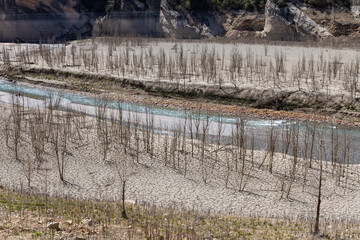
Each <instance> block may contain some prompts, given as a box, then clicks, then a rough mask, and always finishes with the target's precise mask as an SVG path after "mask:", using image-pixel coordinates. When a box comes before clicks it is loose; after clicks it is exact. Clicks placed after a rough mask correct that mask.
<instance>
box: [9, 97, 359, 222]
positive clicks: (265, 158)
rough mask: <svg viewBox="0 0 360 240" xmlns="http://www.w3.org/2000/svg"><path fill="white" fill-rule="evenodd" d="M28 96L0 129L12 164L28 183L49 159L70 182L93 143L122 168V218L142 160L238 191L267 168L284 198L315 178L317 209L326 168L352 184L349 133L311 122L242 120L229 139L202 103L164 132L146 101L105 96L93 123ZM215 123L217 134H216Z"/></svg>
mask: <svg viewBox="0 0 360 240" xmlns="http://www.w3.org/2000/svg"><path fill="white" fill-rule="evenodd" d="M23 99H24V98H22V97H21V96H13V103H12V105H11V106H10V108H9V111H8V113H7V114H4V115H3V116H2V118H3V123H4V124H3V129H2V131H3V133H4V136H5V138H4V139H5V141H6V142H5V143H6V146H8V149H9V151H10V153H11V154H12V156H13V159H14V161H20V162H21V164H22V172H23V173H24V176H25V177H26V179H27V182H28V186H29V187H30V186H31V179H32V177H33V175H34V173H35V172H36V171H37V170H38V169H40V168H41V166H42V164H44V163H46V162H49V161H50V162H51V164H52V166H53V169H56V171H57V172H58V176H59V179H60V180H61V181H64V182H66V178H67V177H66V170H67V167H69V166H70V163H71V164H73V162H72V161H73V159H72V155H73V153H75V152H76V151H77V149H78V148H80V147H81V146H84V145H91V146H94V148H93V149H97V151H98V153H97V154H98V155H99V156H101V157H100V158H101V159H102V162H103V163H113V164H115V166H116V172H117V174H118V177H119V179H120V181H121V186H122V194H121V195H122V205H123V214H122V215H123V217H124V218H126V217H127V214H126V210H125V193H126V191H125V190H126V186H127V185H128V181H130V180H131V177H132V176H133V175H135V174H136V171H137V170H136V169H137V166H138V164H139V163H142V162H143V161H150V162H155V161H156V162H160V163H162V164H164V166H167V167H169V168H173V169H175V170H176V171H177V172H178V173H182V174H183V175H184V177H188V176H198V178H199V180H201V181H203V183H204V184H208V183H211V182H212V181H213V180H214V179H216V181H220V182H222V183H223V186H224V187H225V188H231V189H234V190H236V191H244V190H247V191H251V188H248V189H247V187H248V186H249V183H251V181H253V180H254V178H255V176H256V173H257V172H258V171H267V172H268V173H269V174H271V175H272V176H273V177H274V179H278V181H279V184H278V186H279V187H278V191H279V193H280V198H291V196H292V189H293V188H294V185H295V184H296V185H297V186H299V184H302V189H303V191H306V190H309V189H312V188H309V186H312V184H309V182H310V181H314V179H315V180H317V181H318V183H319V185H318V201H319V205H318V207H319V209H320V202H321V195H322V192H321V189H322V185H323V180H324V177H323V169H324V166H323V165H325V166H326V169H327V170H328V171H329V169H330V171H331V174H330V175H331V176H332V178H331V179H327V180H329V181H335V182H336V184H337V185H341V184H342V185H343V186H344V187H345V188H346V184H347V181H348V179H349V176H350V172H351V164H352V163H353V161H354V159H353V158H354V155H353V153H354V152H353V145H352V144H351V139H350V137H348V136H346V134H345V133H341V132H339V131H338V130H337V129H334V128H333V129H332V130H331V131H330V132H329V131H328V132H325V131H324V126H322V125H320V124H317V123H313V122H306V123H305V124H304V123H303V124H301V125H300V124H292V125H284V126H282V127H279V126H276V125H274V126H272V127H269V128H267V129H266V130H265V131H263V130H261V131H262V132H261V134H260V136H261V138H259V134H258V132H257V131H258V130H257V129H256V128H248V127H247V126H246V121H245V120H242V119H241V118H240V117H239V118H238V120H237V121H236V123H235V124H233V126H232V128H231V134H230V135H228V136H227V137H224V134H223V133H224V130H225V128H224V124H223V122H222V118H223V116H222V115H219V116H218V117H217V118H218V120H219V121H218V122H214V121H212V120H211V118H210V114H209V113H208V112H206V111H202V110H201V108H200V107H199V109H198V111H194V112H191V113H190V112H188V113H187V114H185V116H184V119H183V121H180V122H179V123H177V124H174V125H172V126H161V133H157V132H156V126H158V125H156V124H155V120H154V115H153V114H152V113H151V111H150V107H148V106H145V111H144V113H135V112H130V111H127V110H124V109H123V107H122V106H123V105H122V103H121V102H119V103H118V104H117V107H116V108H109V107H108V106H109V104H108V103H107V102H106V101H105V100H104V101H101V100H99V101H98V102H97V107H96V111H95V119H94V120H90V119H89V118H88V117H86V116H85V115H84V114H80V113H74V112H73V111H71V110H70V109H69V110H68V111H64V112H61V111H58V106H59V103H60V101H61V99H54V98H50V99H48V100H46V103H45V105H46V106H47V107H46V108H29V107H26V106H25V105H26V104H25V103H24V100H23ZM214 127H216V131H215V133H214V131H212V132H211V131H210V129H214ZM158 130H160V129H158ZM326 134H328V135H329V134H330V135H329V136H328V135H326ZM91 136H96V137H95V138H92V137H91ZM93 139H96V141H93ZM258 149H262V150H265V151H260V152H259V151H256V150H258ZM325 160H327V161H325ZM328 165H329V166H328ZM319 211H320V210H319Z"/></svg>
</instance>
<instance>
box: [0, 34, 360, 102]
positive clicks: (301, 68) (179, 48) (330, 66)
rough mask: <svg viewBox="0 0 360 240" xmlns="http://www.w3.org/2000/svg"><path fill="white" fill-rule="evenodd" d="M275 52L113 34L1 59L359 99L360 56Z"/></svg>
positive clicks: (24, 49) (20, 50)
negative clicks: (336, 93)
mask: <svg viewBox="0 0 360 240" xmlns="http://www.w3.org/2000/svg"><path fill="white" fill-rule="evenodd" d="M169 44H170V43H167V45H169ZM229 48H231V50H230V51H229ZM271 50H272V49H269V46H267V45H265V46H264V51H263V52H261V51H260V53H259V51H255V50H254V49H253V48H252V47H248V48H247V49H246V50H243V47H238V46H236V45H230V44H228V45H226V44H222V45H221V44H219V43H216V44H215V43H214V44H203V45H200V44H198V43H192V44H191V43H187V42H185V43H183V42H174V43H172V47H170V46H164V47H161V44H160V46H159V43H158V41H156V40H152V41H150V40H146V39H141V38H119V37H116V38H115V37H113V38H96V39H92V40H87V41H84V42H79V43H72V44H70V45H67V44H58V45H46V44H39V45H38V47H34V46H31V47H29V45H18V46H16V47H14V48H13V49H12V50H11V51H10V50H9V49H6V48H5V47H4V48H3V49H2V51H1V52H0V61H1V62H2V63H3V65H4V66H9V65H11V64H15V65H25V66H41V67H48V68H59V69H64V68H68V69H69V70H74V69H80V70H82V71H88V72H93V73H99V74H104V73H106V74H107V73H110V74H112V75H114V76H119V77H123V78H125V77H126V78H133V79H138V80H144V79H146V80H149V79H150V80H153V81H159V82H160V81H166V82H173V83H176V84H177V85H178V87H181V86H185V85H187V84H189V83H192V82H199V81H201V82H206V83H208V84H212V85H217V86H220V87H221V86H222V85H223V84H230V85H232V86H234V87H235V88H240V87H241V86H243V85H244V84H254V85H256V86H262V87H272V88H275V89H277V90H281V89H288V88H292V89H299V90H307V91H326V92H327V93H328V94H331V93H332V89H333V87H336V88H337V89H338V90H340V89H341V90H342V91H343V92H346V93H348V95H349V96H350V97H351V98H352V100H353V101H355V99H356V96H357V95H356V93H357V87H358V78H359V67H360V65H359V56H356V55H354V57H353V59H349V57H346V59H345V58H344V57H343V55H342V53H341V52H340V53H339V52H335V51H331V52H327V51H325V50H318V52H317V53H305V52H303V53H302V54H299V57H298V59H297V60H296V59H290V60H289V59H287V54H286V51H285V50H284V51H283V50H279V49H274V50H273V51H271ZM344 62H347V64H344Z"/></svg>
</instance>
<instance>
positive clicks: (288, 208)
mask: <svg viewBox="0 0 360 240" xmlns="http://www.w3.org/2000/svg"><path fill="white" fill-rule="evenodd" d="M11 108H12V107H11V106H9V105H6V104H1V112H2V113H3V114H2V121H3V122H4V121H6V119H7V118H8V116H9V114H10V110H11ZM32 111H33V110H32V109H28V110H26V113H27V114H28V115H29V116H31V112H32ZM64 118H66V117H65V116H64ZM81 118H83V120H74V125H72V128H74V130H73V132H72V133H73V134H71V137H70V138H69V141H68V146H67V155H66V165H65V172H64V173H65V181H61V180H60V179H59V172H58V169H57V161H56V157H55V155H54V153H53V151H52V149H53V148H52V145H51V143H49V142H47V143H45V144H46V145H45V153H44V155H43V156H42V161H41V164H40V165H39V167H38V168H36V170H34V171H33V172H32V177H31V184H30V186H31V187H30V188H29V187H28V186H27V177H26V176H27V175H26V171H27V170H26V169H27V168H26V166H28V165H27V163H28V160H29V159H31V161H33V159H34V156H33V155H32V146H31V140H30V138H31V137H30V135H31V133H30V132H28V131H27V130H26V127H25V126H24V128H23V133H22V140H21V145H20V146H21V147H20V148H19V160H15V159H14V151H13V147H12V145H11V138H10V141H9V147H7V145H6V144H5V142H6V136H5V134H4V131H5V130H4V129H2V131H1V136H0V141H2V142H3V143H4V144H0V152H1V162H2V168H1V169H0V176H1V184H2V186H4V187H6V188H11V189H17V190H27V191H30V192H32V193H49V194H51V195H55V196H56V195H57V196H68V197H71V198H79V199H100V200H119V199H120V198H121V181H120V179H119V174H118V170H119V168H118V167H119V165H118V161H119V159H123V158H126V159H130V160H131V161H132V162H135V163H134V164H133V165H131V166H132V167H131V172H132V174H131V177H130V178H129V180H128V183H127V196H128V197H127V198H128V200H132V201H135V202H148V203H151V204H154V205H156V206H176V207H179V208H184V209H196V210H199V211H205V212H206V211H210V212H213V213H224V214H231V215H244V216H261V217H279V218H283V217H293V218H299V217H303V218H306V219H308V218H312V217H313V216H314V215H315V212H314V211H315V203H316V193H317V183H318V176H319V162H318V161H315V160H313V163H312V164H313V167H312V168H308V167H307V165H308V160H304V159H298V160H297V161H298V162H297V167H298V168H297V169H298V170H296V176H295V178H294V179H293V182H292V187H291V191H290V193H289V195H288V196H287V193H286V191H285V190H284V189H286V186H289V183H290V182H289V181H290V180H289V177H287V176H290V175H289V172H290V171H291V166H293V161H294V158H293V157H291V156H284V155H282V154H274V158H273V170H272V173H270V172H269V164H268V163H269V162H268V160H266V161H265V163H263V160H264V159H266V158H265V156H266V155H267V152H265V151H256V150H255V151H254V152H253V154H251V151H248V152H247V153H246V160H245V161H244V162H243V164H244V165H243V166H244V168H243V169H244V171H245V172H244V174H243V175H242V174H241V173H240V172H239V171H235V170H234V165H233V164H234V163H233V162H231V161H230V159H232V155H231V154H230V153H231V150H233V148H232V147H231V146H216V145H212V144H206V146H205V156H204V157H205V158H201V156H202V155H201V147H199V146H201V145H202V144H201V142H199V141H197V140H195V142H194V146H195V150H194V157H193V156H192V153H191V146H192V143H191V140H190V139H184V141H185V142H186V144H185V150H184V151H183V150H180V149H179V150H178V151H176V152H174V153H171V154H175V157H174V158H172V157H171V156H169V155H170V151H169V150H170V148H171V147H170V145H168V151H169V152H167V154H169V155H168V156H167V157H165V155H164V154H165V151H164V149H166V147H165V139H166V138H165V136H164V135H158V134H156V133H154V135H153V137H152V139H153V150H152V151H151V152H152V153H151V154H150V153H149V152H147V151H146V150H145V149H146V146H144V145H142V144H143V143H142V142H143V140H141V141H139V143H138V144H140V145H139V149H140V150H139V151H136V150H135V149H134V147H135V146H137V145H136V144H137V143H136V138H131V140H130V141H131V144H130V145H129V146H130V147H129V148H128V150H127V151H128V152H127V153H124V152H123V150H115V149H116V144H115V142H114V145H111V147H110V148H111V149H112V150H110V151H109V153H108V155H107V157H106V158H105V160H104V158H103V153H102V145H101V144H102V143H101V141H100V140H99V137H98V136H99V135H98V134H97V130H96V125H97V123H96V121H95V119H94V118H90V117H86V116H77V117H76V116H73V119H81ZM60 119H61V118H60ZM76 121H81V124H80V125H82V124H84V125H82V127H81V128H80V129H79V131H78V130H75V129H76V127H75V126H79V125H77V124H76V123H75V122H76ZM129 131H130V132H131V133H132V134H131V135H132V136H144V135H146V133H144V132H142V131H140V130H137V132H135V129H130V130H129ZM136 134H138V135H136ZM174 138H175V137H171V136H170V137H168V139H167V141H168V142H169V143H170V142H173V141H174V140H173V139H174ZM141 139H142V138H141ZM114 141H115V140H114ZM178 141H179V139H178ZM181 141H183V140H181ZM219 149H221V150H219ZM216 152H217V157H216V155H215V153H216ZM136 154H139V155H138V159H139V162H136V160H135V156H136ZM252 158H253V160H251V159H252ZM166 159H167V160H166ZM201 159H202V160H201ZM204 159H206V160H205V162H202V161H204ZM215 159H217V160H215ZM204 163H206V164H204ZM185 164H186V170H185ZM229 164H230V166H231V167H230V169H231V170H229ZM339 167H340V165H335V166H334V165H332V164H331V163H327V164H325V163H324V168H325V170H324V176H323V177H324V178H323V180H324V182H323V196H324V198H323V202H322V217H324V218H328V219H335V220H344V219H346V220H358V218H359V216H360V215H359V213H360V212H359V208H358V206H357V203H358V202H359V200H360V189H359V187H358V186H359V184H358V182H359V166H358V165H354V164H345V165H341V167H340V168H339ZM306 169H307V170H306ZM305 170H306V171H308V172H307V173H306V180H304V177H303V176H305V175H304V174H305ZM185 171H186V173H185ZM339 171H341V172H339ZM339 174H340V175H339Z"/></svg>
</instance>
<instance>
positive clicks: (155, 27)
mask: <svg viewBox="0 0 360 240" xmlns="http://www.w3.org/2000/svg"><path fill="white" fill-rule="evenodd" d="M160 4H161V0H146V1H142V2H140V1H137V0H121V1H119V3H118V5H117V6H116V7H115V9H114V10H115V12H113V13H109V14H107V15H106V16H101V17H99V18H97V19H96V20H95V21H94V28H93V31H92V33H93V35H94V36H102V35H111V36H119V35H121V36H153V37H159V36H162V31H161V28H160Z"/></svg>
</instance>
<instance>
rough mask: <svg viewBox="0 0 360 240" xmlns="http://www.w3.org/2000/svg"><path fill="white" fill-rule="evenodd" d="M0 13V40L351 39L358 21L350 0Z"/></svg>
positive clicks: (178, 2) (38, 6)
mask: <svg viewBox="0 0 360 240" xmlns="http://www.w3.org/2000/svg"><path fill="white" fill-rule="evenodd" d="M54 14H55V15H54ZM0 15H1V21H0V26H1V30H0V41H23V42H29V41H39V40H48V39H57V40H64V39H66V40H67V39H76V38H78V37H87V36H91V35H93V36H109V35H111V36H114V35H121V36H124V35H137V36H138V35H146V36H152V37H170V38H209V37H215V36H221V37H226V38H244V37H246V38H265V39H268V40H291V41H293V40H295V41H298V40H308V39H311V40H314V39H324V38H327V37H340V38H346V39H351V40H353V39H356V38H357V36H358V33H359V29H360V21H359V16H360V4H359V3H358V1H355V0H354V1H350V0H335V1H334V4H333V2H332V1H330V0H327V1H322V0H321V1H320V0H301V1H300V0H290V1H286V0H268V1H266V0H200V1H195V0H189V1H184V0H100V1H95V0H90V1H87V0H62V1H55V0H16V1H15V0H0ZM35 16H36V17H35Z"/></svg>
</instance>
